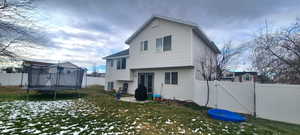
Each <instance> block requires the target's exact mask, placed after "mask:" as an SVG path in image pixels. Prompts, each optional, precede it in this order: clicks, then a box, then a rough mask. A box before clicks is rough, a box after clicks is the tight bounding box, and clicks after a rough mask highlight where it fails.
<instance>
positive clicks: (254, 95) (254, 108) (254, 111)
mask: <svg viewBox="0 0 300 135" xmlns="http://www.w3.org/2000/svg"><path fill="white" fill-rule="evenodd" d="M253 116H254V117H256V85H255V79H254V83H253Z"/></svg>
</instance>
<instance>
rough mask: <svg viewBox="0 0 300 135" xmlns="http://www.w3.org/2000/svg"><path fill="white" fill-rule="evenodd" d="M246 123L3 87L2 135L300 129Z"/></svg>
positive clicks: (94, 92) (298, 129)
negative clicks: (53, 97) (27, 94)
mask: <svg viewBox="0 0 300 135" xmlns="http://www.w3.org/2000/svg"><path fill="white" fill-rule="evenodd" d="M248 119H249V120H248V121H247V122H244V123H231V122H222V121H217V120H213V119H211V118H209V117H208V116H207V108H204V107H199V106H197V105H194V104H181V103H177V102H164V103H158V102H150V103H145V104H139V103H127V102H120V101H116V100H115V98H114V96H113V93H109V92H105V91H104V90H103V87H100V86H94V87H90V88H86V89H82V90H80V98H78V95H77V93H76V92H75V91H63V92H59V93H58V94H57V100H55V101H53V99H52V95H47V94H40V93H37V92H31V93H30V95H29V96H28V101H26V92H25V91H24V90H20V89H19V88H17V87H0V134H45V135H46V134H51V135H52V134H142V135H150V134H153V135H156V134H163V135H165V134H204V135H214V134H216V135H217V134H224V135H232V134H241V135H247V134H249V135H250V134H251V135H253V134H262V135H268V134H276V135H277V134H283V135H296V134H299V133H300V125H293V124H286V123H281V122H274V121H269V120H263V119H255V118H251V117H248Z"/></svg>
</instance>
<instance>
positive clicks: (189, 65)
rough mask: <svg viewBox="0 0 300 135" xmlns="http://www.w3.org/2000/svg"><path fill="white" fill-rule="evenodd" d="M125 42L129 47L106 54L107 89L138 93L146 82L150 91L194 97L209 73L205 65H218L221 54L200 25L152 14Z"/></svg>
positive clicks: (172, 96)
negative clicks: (203, 68) (196, 87)
mask: <svg viewBox="0 0 300 135" xmlns="http://www.w3.org/2000/svg"><path fill="white" fill-rule="evenodd" d="M125 43H126V44H128V45H129V49H126V50H123V51H121V52H118V53H115V54H112V55H109V56H107V57H104V59H106V83H105V89H106V90H112V89H115V90H118V89H120V88H122V87H123V88H128V93H130V94H134V90H135V89H136V88H137V87H138V86H139V85H143V86H145V87H146V88H147V90H148V93H149V94H152V93H157V94H161V95H162V96H163V97H164V98H177V99H192V97H193V89H194V83H195V81H196V80H203V76H202V73H203V72H207V71H202V64H203V63H204V64H205V65H204V66H205V67H210V69H212V68H215V67H216V58H217V55H218V54H219V53H220V51H219V49H218V48H217V46H216V45H215V44H214V43H213V42H212V41H210V40H209V39H208V37H207V36H206V35H205V34H204V33H203V32H202V30H200V29H199V27H198V26H197V25H196V24H194V23H191V22H186V21H182V20H178V19H174V18H169V17H162V16H153V17H151V18H150V19H149V20H148V21H146V23H145V24H143V25H142V26H141V27H140V28H139V29H138V30H137V31H136V32H135V33H134V34H133V35H132V36H130V37H129V38H128V39H127V40H126V42H125ZM213 71H215V70H213ZM214 76H215V73H214Z"/></svg>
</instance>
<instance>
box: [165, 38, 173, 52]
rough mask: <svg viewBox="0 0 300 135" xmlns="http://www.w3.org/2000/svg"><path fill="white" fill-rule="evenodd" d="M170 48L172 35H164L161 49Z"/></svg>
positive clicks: (166, 49)
mask: <svg viewBox="0 0 300 135" xmlns="http://www.w3.org/2000/svg"><path fill="white" fill-rule="evenodd" d="M171 49H172V36H165V37H164V41H163V50H164V51H170V50H171Z"/></svg>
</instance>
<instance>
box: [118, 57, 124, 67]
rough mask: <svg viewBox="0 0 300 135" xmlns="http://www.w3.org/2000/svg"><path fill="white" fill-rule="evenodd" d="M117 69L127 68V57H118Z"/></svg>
mask: <svg viewBox="0 0 300 135" xmlns="http://www.w3.org/2000/svg"><path fill="white" fill-rule="evenodd" d="M117 69H126V58H120V59H117Z"/></svg>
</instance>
